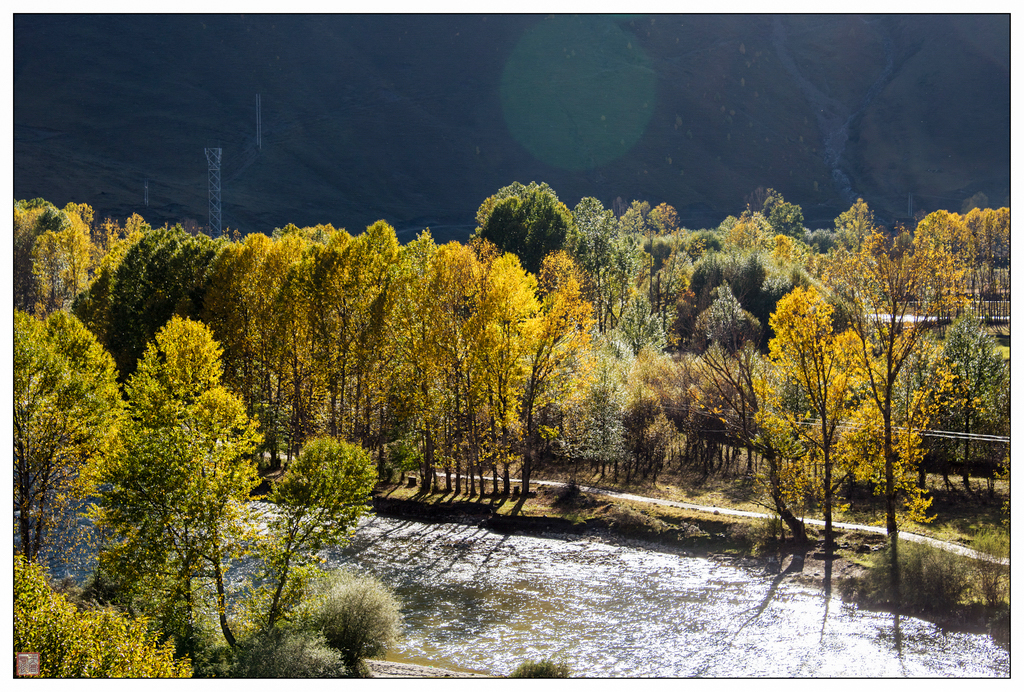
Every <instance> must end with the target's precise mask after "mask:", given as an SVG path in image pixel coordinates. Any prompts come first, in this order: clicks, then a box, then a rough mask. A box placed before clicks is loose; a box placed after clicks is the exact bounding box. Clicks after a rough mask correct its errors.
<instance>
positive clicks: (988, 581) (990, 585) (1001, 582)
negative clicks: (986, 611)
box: [971, 529, 1010, 608]
mask: <svg viewBox="0 0 1024 692" xmlns="http://www.w3.org/2000/svg"><path fill="white" fill-rule="evenodd" d="M972 547H973V548H974V549H975V550H977V551H979V552H982V553H987V554H989V555H991V556H992V557H994V558H999V559H1002V558H1006V557H1008V556H1009V554H1010V536H1009V534H1007V533H1006V532H1005V531H999V530H997V529H986V530H983V531H980V532H979V533H978V534H977V535H976V536H975V537H974V541H973V542H972ZM971 566H972V567H973V571H974V584H975V591H976V592H977V595H978V596H979V597H980V598H981V600H982V601H984V603H985V605H986V606H988V607H989V608H995V607H997V606H999V605H1001V604H1002V603H1003V602H1004V600H1005V601H1006V602H1007V603H1008V602H1009V595H1010V594H1009V585H1010V566H1009V565H1003V564H1000V563H998V562H990V561H988V560H973V561H972V565H971Z"/></svg>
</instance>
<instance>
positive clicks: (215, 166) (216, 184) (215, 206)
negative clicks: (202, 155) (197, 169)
mask: <svg viewBox="0 0 1024 692" xmlns="http://www.w3.org/2000/svg"><path fill="white" fill-rule="evenodd" d="M220 154H221V148H220V147H207V148H206V162H207V164H209V167H210V178H209V180H210V184H209V187H210V235H211V236H213V237H215V238H216V237H217V236H219V235H220Z"/></svg>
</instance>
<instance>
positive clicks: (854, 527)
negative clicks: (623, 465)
mask: <svg viewBox="0 0 1024 692" xmlns="http://www.w3.org/2000/svg"><path fill="white" fill-rule="evenodd" d="M513 482H515V481H513ZM532 482H533V483H535V484H537V485H547V486H565V483H561V482H559V481H538V480H535V481H532ZM579 489H580V491H581V492H585V493H590V494H592V495H605V496H607V497H614V498H618V499H620V500H629V501H631V502H646V503H648V504H652V505H662V506H665V507H678V508H680V509H690V510H694V511H696V512H708V513H710V514H718V515H723V514H724V515H728V516H736V517H754V518H759V519H770V518H772V517H773V516H774V515H771V514H766V513H763V512H747V511H745V510H741V509H729V508H727V507H714V506H709V505H695V504H691V503H689V502H678V501H676V500H662V499H660V498H657V497H644V496H643V495H633V494H631V493H623V492H619V491H617V490H607V489H605V488H597V487H594V486H589V485H581V486H579ZM803 521H804V522H805V523H807V524H811V525H813V526H824V525H825V522H824V520H822V519H804V520H803ZM832 526H833V527H834V528H836V529H843V530H846V531H865V532H868V533H879V534H883V535H884V534H885V528H884V527H882V526H870V525H868V524H849V523H846V522H840V521H833V522H832ZM900 538H902V539H903V540H905V541H913V542H914V543H925V544H927V545H931V546H933V547H936V548H939V549H941V550H946V551H949V552H951V553H956V554H958V555H963V556H965V557H969V558H973V559H975V560H987V561H988V562H995V563H998V564H1002V565H1009V564H1010V559H1009V558H1002V559H1000V558H997V557H993V556H992V555H988V554H987V553H981V552H978V551H977V550H973V549H971V548H968V547H966V546H962V545H959V544H957V543H951V542H949V541H940V540H938V539H937V538H930V537H928V536H922V535H921V534H917V533H910V532H909V531H900Z"/></svg>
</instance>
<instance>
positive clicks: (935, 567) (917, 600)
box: [862, 542, 970, 612]
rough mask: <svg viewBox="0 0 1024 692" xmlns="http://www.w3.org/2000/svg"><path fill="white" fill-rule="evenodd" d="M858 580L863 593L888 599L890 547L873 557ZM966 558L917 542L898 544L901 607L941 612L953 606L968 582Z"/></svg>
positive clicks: (874, 598) (877, 599) (873, 598)
mask: <svg viewBox="0 0 1024 692" xmlns="http://www.w3.org/2000/svg"><path fill="white" fill-rule="evenodd" d="M873 562H874V564H873V565H872V567H871V568H870V569H869V570H868V573H867V575H866V576H865V577H864V583H863V584H862V591H863V592H864V595H865V596H866V597H867V598H868V599H869V600H870V601H874V602H877V603H891V602H892V601H893V600H894V599H893V594H892V593H891V586H890V574H891V572H890V565H891V564H892V562H891V549H889V548H887V549H886V550H885V551H884V552H882V553H881V554H880V556H879V557H877V558H875V559H874V561H873ZM968 562H969V560H968V558H965V557H963V556H960V555H956V554H955V553H951V552H949V551H946V550H941V549H939V548H933V547H931V546H928V545H924V544H921V543H906V542H901V543H900V545H899V576H900V584H901V585H902V586H901V589H900V600H901V605H902V607H904V608H907V609H910V610H917V611H930V612H943V611H947V612H948V611H951V610H953V609H955V608H956V607H957V606H958V605H959V604H960V602H961V600H962V599H963V597H964V596H965V595H966V593H967V590H968V588H969V584H970V570H969V569H968V564H967V563H968Z"/></svg>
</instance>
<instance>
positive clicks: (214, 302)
mask: <svg viewBox="0 0 1024 692" xmlns="http://www.w3.org/2000/svg"><path fill="white" fill-rule="evenodd" d="M306 247H307V241H306V240H305V238H304V237H303V236H302V235H301V234H300V233H298V232H296V233H291V234H285V235H283V236H281V237H279V238H277V239H272V238H269V237H267V236H265V235H263V234H260V233H253V234H250V235H248V236H246V237H245V239H244V240H242V241H240V242H236V243H229V244H226V245H224V246H223V247H222V248H221V249H220V251H219V252H218V254H217V257H216V258H215V259H214V261H213V262H212V263H211V265H210V269H209V273H208V276H207V291H206V295H205V298H204V301H203V311H202V313H201V315H202V319H203V322H204V323H205V324H207V325H208V326H209V327H210V329H211V330H212V331H213V334H214V336H215V338H216V339H217V340H218V342H219V343H220V344H221V347H222V348H223V349H224V353H223V357H222V362H223V366H224V383H225V384H226V385H227V386H228V387H230V389H231V390H232V391H233V392H235V393H236V394H237V395H239V396H240V397H241V398H242V401H243V402H244V403H245V406H246V412H247V413H248V415H249V416H251V417H255V418H257V419H258V420H259V421H260V431H261V432H262V433H263V444H262V450H263V451H266V452H268V453H269V454H270V465H271V467H273V468H277V467H278V466H279V462H280V457H279V454H280V442H281V441H282V440H283V439H284V438H285V435H286V430H287V423H288V418H287V409H288V405H287V401H288V399H287V394H288V392H287V390H286V388H285V387H286V381H285V377H284V368H285V355H284V353H285V343H286V340H285V338H284V336H283V333H282V330H283V328H284V325H283V322H282V316H281V314H280V313H279V302H278V294H279V293H280V292H281V290H282V287H283V285H284V283H285V280H286V278H287V276H288V274H289V272H290V271H291V269H292V268H293V267H294V266H295V265H297V264H298V262H299V260H300V258H301V257H302V253H303V251H304V250H305V248H306Z"/></svg>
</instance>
